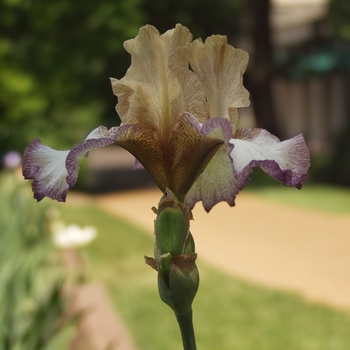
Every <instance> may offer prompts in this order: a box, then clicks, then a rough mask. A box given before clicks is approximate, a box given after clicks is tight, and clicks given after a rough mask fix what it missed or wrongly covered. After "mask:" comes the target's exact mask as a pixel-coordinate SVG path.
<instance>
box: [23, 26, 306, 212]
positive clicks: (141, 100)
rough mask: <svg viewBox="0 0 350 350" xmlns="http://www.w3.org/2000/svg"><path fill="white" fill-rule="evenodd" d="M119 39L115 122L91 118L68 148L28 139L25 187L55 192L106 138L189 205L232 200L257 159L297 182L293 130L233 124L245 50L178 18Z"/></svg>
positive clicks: (240, 100)
mask: <svg viewBox="0 0 350 350" xmlns="http://www.w3.org/2000/svg"><path fill="white" fill-rule="evenodd" d="M124 47H125V49H126V51H127V52H129V53H130V55H131V59H132V60H131V66H130V68H129V69H128V71H127V72H126V74H125V76H124V77H123V78H122V79H120V80H118V79H111V83H112V89H113V93H114V94H115V95H116V96H117V97H118V104H117V106H116V110H117V112H118V114H119V117H120V119H121V122H122V123H121V125H120V126H117V127H113V128H111V129H109V130H108V129H107V128H105V127H102V126H101V127H98V128H97V129H95V130H93V131H92V132H91V133H90V134H89V135H88V136H87V138H86V139H85V140H84V141H83V142H81V143H79V144H78V145H76V146H74V147H73V148H72V149H71V150H69V151H56V150H54V149H52V148H50V147H48V146H46V145H43V144H41V142H40V140H39V139H35V140H33V141H32V142H31V143H30V144H29V145H28V147H27V148H26V149H25V151H24V157H23V175H24V177H25V178H26V179H33V180H34V181H33V183H32V188H33V191H34V197H35V198H36V199H37V200H38V201H40V200H41V199H43V198H44V197H45V196H47V197H50V198H52V199H56V200H58V201H65V200H66V196H67V191H68V189H69V188H71V187H72V186H73V185H74V184H75V182H76V180H77V177H78V171H79V164H80V159H81V158H82V157H83V156H87V155H88V153H89V151H90V150H93V149H96V148H99V147H104V146H107V145H111V144H116V145H118V146H121V147H123V148H125V149H126V150H128V151H129V152H130V153H132V154H133V155H134V156H135V158H136V162H135V167H134V168H145V169H146V170H147V171H148V172H149V173H150V175H151V176H152V177H153V179H154V180H155V182H156V183H157V185H158V187H159V188H160V189H161V190H162V191H163V192H164V191H165V190H166V189H167V188H169V189H171V191H172V192H173V193H174V194H175V195H176V197H177V198H178V199H179V200H180V201H181V202H184V203H185V204H187V205H188V206H189V207H190V208H192V207H193V206H194V205H195V203H196V202H198V201H202V202H203V206H204V208H205V209H206V210H207V211H209V210H210V209H211V208H212V207H213V206H214V205H215V204H216V203H218V202H220V201H226V202H227V203H228V204H229V205H231V206H233V205H234V201H235V197H236V195H237V193H238V192H239V191H240V190H241V189H242V188H243V187H244V186H245V185H246V184H247V182H248V181H249V175H250V173H251V172H252V168H253V167H256V166H259V167H261V168H262V169H263V170H264V171H265V172H266V173H268V174H269V175H270V176H272V177H274V178H276V179H277V180H279V181H281V182H282V183H283V184H284V185H286V186H295V187H297V188H301V186H302V183H303V182H304V181H305V180H306V177H307V176H306V172H307V169H308V167H309V165H310V155H309V151H308V148H307V146H306V144H305V141H304V138H303V136H302V135H298V136H296V137H294V138H292V139H289V140H286V141H283V142H281V141H280V140H279V139H278V138H277V137H275V136H273V135H272V134H270V133H269V132H268V131H266V130H264V129H237V123H238V108H240V107H246V106H248V105H249V93H248V91H247V90H246V89H245V88H244V86H243V73H244V71H245V69H246V67H247V64H248V54H247V53H246V52H245V51H243V50H240V49H235V48H233V47H232V46H230V45H229V44H227V39H226V37H225V36H221V35H213V36H211V37H209V38H207V39H206V40H205V42H204V43H203V42H202V40H201V39H197V40H194V41H192V35H191V33H190V32H189V30H188V29H187V28H186V27H184V26H182V25H180V24H178V25H176V27H175V28H174V29H172V30H169V31H167V32H166V33H164V34H163V35H160V33H159V32H158V31H157V29H156V28H154V27H153V26H151V25H146V26H144V27H142V28H141V29H140V31H139V34H138V36H136V38H135V39H131V40H128V41H126V42H125V43H124Z"/></svg>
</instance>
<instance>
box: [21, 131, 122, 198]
mask: <svg viewBox="0 0 350 350" xmlns="http://www.w3.org/2000/svg"><path fill="white" fill-rule="evenodd" d="M116 130H117V128H112V129H110V130H108V129H107V128H105V127H99V128H97V129H95V130H94V131H92V132H91V133H90V134H89V135H88V137H87V138H86V139H85V140H84V141H83V142H81V143H79V144H77V145H76V146H74V147H73V148H72V149H71V150H70V151H57V150H54V149H52V148H50V147H48V146H46V145H43V144H42V143H41V142H40V140H39V139H35V140H33V141H32V142H31V143H30V144H29V145H28V146H27V148H26V149H25V150H24V154H23V162H22V172H23V176H24V178H25V179H33V180H34V181H33V183H32V189H33V192H34V198H35V199H37V200H38V201H40V200H42V199H43V198H44V197H49V198H52V199H56V200H57V201H59V202H65V200H66V196H67V191H68V189H69V188H71V187H72V186H74V184H75V183H76V181H77V178H78V172H79V167H80V159H81V157H83V156H87V155H88V152H89V151H90V150H92V149H95V148H99V147H104V146H107V145H110V144H113V143H115V141H116V140H115V133H116Z"/></svg>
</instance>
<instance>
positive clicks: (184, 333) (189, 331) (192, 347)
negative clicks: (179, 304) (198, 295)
mask: <svg viewBox="0 0 350 350" xmlns="http://www.w3.org/2000/svg"><path fill="white" fill-rule="evenodd" d="M176 319H177V322H178V323H179V327H180V330H181V337H182V343H183V347H184V350H196V349H197V347H196V339H195V335H194V328H193V322H192V310H191V312H189V313H187V314H184V315H176Z"/></svg>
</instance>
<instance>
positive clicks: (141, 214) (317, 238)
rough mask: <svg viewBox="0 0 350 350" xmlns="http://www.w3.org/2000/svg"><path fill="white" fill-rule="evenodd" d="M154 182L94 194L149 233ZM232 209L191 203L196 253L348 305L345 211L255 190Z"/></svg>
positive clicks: (254, 277)
mask: <svg viewBox="0 0 350 350" xmlns="http://www.w3.org/2000/svg"><path fill="white" fill-rule="evenodd" d="M160 197H161V192H160V191H159V190H158V189H150V190H149V189H148V190H142V191H134V192H125V193H116V194H108V195H102V196H97V197H95V198H94V200H96V201H97V202H98V204H99V205H100V206H101V207H102V208H104V209H106V210H107V211H109V212H111V213H114V214H117V215H119V216H123V217H125V218H127V219H128V220H130V221H131V222H133V223H134V224H135V225H139V226H141V227H143V228H145V229H146V230H148V231H149V232H150V234H151V233H152V232H153V221H154V219H155V215H154V214H153V212H152V211H151V210H150V208H151V207H152V206H157V204H158V202H159V199H160ZM236 203H237V205H236V207H235V208H230V207H229V206H228V205H227V204H225V203H221V204H218V205H216V206H215V207H214V209H213V210H212V211H211V212H210V213H209V214H207V213H206V212H205V211H204V210H203V208H202V207H201V204H199V205H198V204H197V206H196V208H195V209H194V210H193V214H194V218H195V221H194V222H192V225H191V226H192V229H191V231H192V233H193V236H194V238H195V242H196V250H197V253H198V254H199V259H205V260H206V261H208V262H210V263H211V264H212V265H214V266H216V267H218V268H220V269H222V270H224V271H226V272H228V273H231V274H233V275H235V276H240V277H243V278H244V279H246V280H249V281H253V282H256V283H259V284H261V285H265V286H270V287H274V288H279V289H283V290H289V291H293V292H296V293H299V294H300V295H302V296H304V297H306V298H308V299H309V300H312V301H315V302H321V303H325V304H328V305H331V306H334V307H339V308H345V309H348V310H350V217H348V216H338V215H332V214H327V213H320V212H316V211H311V210H305V209H299V208H296V207H288V206H285V205H281V204H278V203H275V202H270V201H267V200H264V199H262V198H259V197H256V196H254V195H252V194H246V193H244V192H243V193H242V194H240V195H239V196H238V198H237V201H236Z"/></svg>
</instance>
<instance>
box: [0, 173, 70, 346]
mask: <svg viewBox="0 0 350 350" xmlns="http://www.w3.org/2000/svg"><path fill="white" fill-rule="evenodd" d="M26 185H27V184H22V183H19V181H18V180H16V178H15V176H14V175H13V173H12V172H4V173H0V198H1V201H2V205H1V210H0V349H1V350H24V349H25V350H41V349H45V350H47V349H53V348H52V346H51V342H52V341H53V340H54V341H57V338H58V337H60V336H61V334H63V333H62V332H61V330H62V329H63V324H64V322H63V318H62V315H63V312H64V310H65V300H64V299H63V297H62V296H61V288H62V284H63V280H64V273H63V270H62V268H60V267H59V264H58V255H57V251H56V250H55V248H54V247H53V245H52V239H51V235H50V234H49V227H48V224H49V220H48V209H49V208H48V207H47V206H46V205H45V203H40V204H37V203H36V202H35V201H34V200H33V198H32V194H31V192H30V191H29V189H28V187H27V186H26ZM60 344H62V342H61V343H60ZM63 348H64V347H62V345H60V347H59V348H57V349H63Z"/></svg>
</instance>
